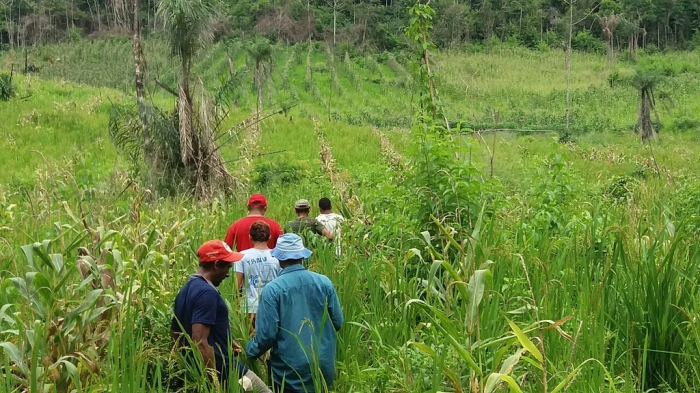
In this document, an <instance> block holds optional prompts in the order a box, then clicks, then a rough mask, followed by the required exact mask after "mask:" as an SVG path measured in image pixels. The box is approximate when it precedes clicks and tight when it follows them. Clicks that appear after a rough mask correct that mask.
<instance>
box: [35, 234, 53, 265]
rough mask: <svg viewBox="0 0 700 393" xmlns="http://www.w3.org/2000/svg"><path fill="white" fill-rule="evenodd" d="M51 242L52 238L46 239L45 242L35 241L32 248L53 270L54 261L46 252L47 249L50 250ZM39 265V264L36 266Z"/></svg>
mask: <svg viewBox="0 0 700 393" xmlns="http://www.w3.org/2000/svg"><path fill="white" fill-rule="evenodd" d="M50 244H51V241H50V240H44V242H43V243H34V244H33V245H32V249H33V251H34V254H36V255H38V256H39V259H40V260H41V261H42V262H44V265H46V266H48V267H49V268H51V269H52V270H53V269H54V266H53V263H51V258H49V256H48V255H47V254H46V250H48V248H49V245H50ZM35 267H37V266H35Z"/></svg>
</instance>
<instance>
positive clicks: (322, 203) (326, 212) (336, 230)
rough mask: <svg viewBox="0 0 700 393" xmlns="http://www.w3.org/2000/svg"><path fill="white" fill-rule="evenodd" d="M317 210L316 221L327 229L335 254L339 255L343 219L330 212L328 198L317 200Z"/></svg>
mask: <svg viewBox="0 0 700 393" xmlns="http://www.w3.org/2000/svg"><path fill="white" fill-rule="evenodd" d="M318 209H319V210H320V211H321V214H319V215H318V217H316V220H318V221H319V222H320V223H321V224H323V226H324V227H326V229H328V232H330V233H331V234H332V235H333V242H334V243H335V254H336V255H340V226H341V225H342V224H343V222H344V221H345V218H343V216H341V215H340V214H337V213H333V212H332V211H331V200H330V199H328V198H321V199H319V200H318Z"/></svg>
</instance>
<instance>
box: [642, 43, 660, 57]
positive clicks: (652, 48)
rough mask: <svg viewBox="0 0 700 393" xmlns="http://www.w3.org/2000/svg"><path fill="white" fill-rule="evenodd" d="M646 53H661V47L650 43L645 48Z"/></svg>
mask: <svg viewBox="0 0 700 393" xmlns="http://www.w3.org/2000/svg"><path fill="white" fill-rule="evenodd" d="M644 53H646V54H647V55H653V54H656V53H659V48H658V47H657V46H656V45H654V44H649V45H647V46H646V47H645V48H644Z"/></svg>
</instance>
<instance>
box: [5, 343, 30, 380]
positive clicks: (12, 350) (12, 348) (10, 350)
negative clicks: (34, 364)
mask: <svg viewBox="0 0 700 393" xmlns="http://www.w3.org/2000/svg"><path fill="white" fill-rule="evenodd" d="M0 347H2V349H3V351H4V352H5V355H7V357H8V359H10V361H12V363H14V364H15V366H17V368H19V369H20V370H21V371H22V373H23V374H24V375H27V376H28V375H29V368H28V367H27V365H26V364H25V363H24V359H23V358H22V352H21V351H20V350H19V348H17V346H16V345H15V344H13V343H11V342H2V343H0Z"/></svg>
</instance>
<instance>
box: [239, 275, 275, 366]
mask: <svg viewBox="0 0 700 393" xmlns="http://www.w3.org/2000/svg"><path fill="white" fill-rule="evenodd" d="M275 297H276V295H275V293H274V291H273V290H271V289H270V287H269V285H266V286H265V287H263V290H262V294H261V295H260V304H259V306H258V315H257V316H256V318H255V337H253V339H252V340H250V341H249V342H248V345H247V346H246V354H247V355H248V357H249V358H251V359H257V358H259V357H260V356H262V355H263V354H264V353H265V352H267V351H268V350H270V349H271V348H272V346H273V345H274V343H275V340H276V339H277V331H278V329H279V322H280V316H279V309H278V307H277V299H276V298H275Z"/></svg>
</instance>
